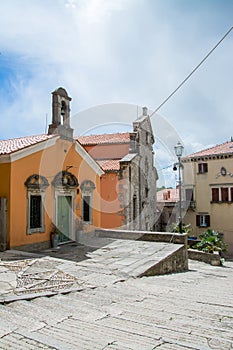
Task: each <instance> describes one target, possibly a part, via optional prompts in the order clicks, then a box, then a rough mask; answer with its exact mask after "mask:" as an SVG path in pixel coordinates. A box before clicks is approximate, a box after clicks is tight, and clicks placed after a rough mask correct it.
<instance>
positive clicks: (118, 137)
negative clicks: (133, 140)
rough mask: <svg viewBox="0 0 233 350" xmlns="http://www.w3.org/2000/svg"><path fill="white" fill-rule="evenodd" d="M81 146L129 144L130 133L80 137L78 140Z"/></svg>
mask: <svg viewBox="0 0 233 350" xmlns="http://www.w3.org/2000/svg"><path fill="white" fill-rule="evenodd" d="M76 139H77V140H78V141H79V142H80V143H81V145H83V146H86V145H99V144H111V143H129V142H130V134H129V132H123V133H116V134H102V135H88V136H78V137H77V138H76Z"/></svg>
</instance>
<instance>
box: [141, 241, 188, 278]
mask: <svg viewBox="0 0 233 350" xmlns="http://www.w3.org/2000/svg"><path fill="white" fill-rule="evenodd" d="M185 271H188V258H187V249H186V248H185V246H184V245H183V246H182V247H180V248H179V249H177V250H176V251H175V252H173V253H172V254H171V255H170V256H168V257H166V258H165V259H163V260H162V261H160V262H159V263H158V264H156V265H155V266H153V267H152V268H150V269H149V270H147V271H145V273H143V274H142V275H141V276H139V277H143V276H155V275H164V274H168V273H177V272H185Z"/></svg>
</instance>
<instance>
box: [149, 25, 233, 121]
mask: <svg viewBox="0 0 233 350" xmlns="http://www.w3.org/2000/svg"><path fill="white" fill-rule="evenodd" d="M232 29H233V27H231V28H230V29H229V30H228V31H227V32H226V34H225V35H224V36H223V37H222V38H221V40H219V42H218V43H217V44H216V45H215V46H214V47H213V48H212V49H211V50H210V51H209V52H208V54H207V55H206V56H205V57H204V58H203V59H202V60H201V62H200V63H199V64H198V65H197V66H196V67H195V68H194V69H193V70H192V72H191V73H190V74H189V75H188V76H187V77H186V78H185V79H184V80H183V81H182V82H181V83H180V84H179V85H178V86H177V88H176V89H175V90H174V91H173V92H172V93H171V94H170V95H169V96H168V97H167V98H166V99H165V100H164V101H163V102H162V103H161V104H160V105H159V106H158V107H157V108H156V109H155V110H154V111H153V112H152V113H151V115H150V118H151V117H152V116H153V115H154V114H155V113H156V112H158V110H159V109H160V108H161V107H162V106H163V105H164V104H165V103H166V102H167V101H168V100H170V98H171V97H172V96H173V95H174V94H175V93H176V92H177V91H178V90H179V89H180V88H181V86H182V85H184V83H185V82H186V81H187V80H188V79H189V78H190V77H191V76H192V75H193V73H195V72H196V70H197V69H198V68H199V67H200V66H201V65H202V63H204V62H205V60H206V59H207V58H208V57H209V56H210V55H211V54H212V52H213V51H214V50H215V49H216V48H217V47H218V46H219V45H220V43H221V42H222V41H223V40H224V39H225V38H226V36H227V35H228V34H229V33H230V32H231V31H232Z"/></svg>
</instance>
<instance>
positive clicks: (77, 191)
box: [0, 87, 157, 251]
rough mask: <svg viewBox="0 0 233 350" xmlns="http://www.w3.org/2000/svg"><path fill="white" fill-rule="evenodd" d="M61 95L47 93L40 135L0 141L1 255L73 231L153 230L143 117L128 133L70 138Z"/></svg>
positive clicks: (149, 141) (152, 183)
mask: <svg viewBox="0 0 233 350" xmlns="http://www.w3.org/2000/svg"><path fill="white" fill-rule="evenodd" d="M70 103H71V97H69V95H68V93H67V91H66V90H65V89H64V88H62V87H60V88H58V89H57V90H55V91H54V92H52V122H51V124H50V125H49V127H48V133H47V134H41V135H33V136H24V137H20V138H14V139H9V140H0V178H1V181H0V250H2V251H3V250H6V249H10V248H20V249H27V250H30V249H38V248H40V249H43V248H48V247H49V246H50V244H51V234H52V233H54V232H56V233H58V240H59V243H63V242H66V241H76V240H77V235H78V231H79V230H82V231H84V232H89V231H93V230H94V229H95V228H96V227H98V228H99V227H101V228H128V229H132V230H133V229H139V230H150V231H151V230H153V229H154V227H155V214H156V180H157V172H156V169H155V167H154V163H153V161H154V155H153V147H152V146H153V143H154V137H153V132H152V128H151V124H150V119H149V117H148V115H147V109H146V108H144V109H143V115H142V116H141V117H140V118H138V119H137V120H136V121H135V122H133V131H132V132H131V133H118V134H104V135H90V136H80V137H78V136H74V135H73V134H74V130H73V129H72V128H71V126H70Z"/></svg>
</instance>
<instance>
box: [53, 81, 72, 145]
mask: <svg viewBox="0 0 233 350" xmlns="http://www.w3.org/2000/svg"><path fill="white" fill-rule="evenodd" d="M71 100H72V99H71V97H69V96H68V94H67V92H66V90H65V89H64V88H62V87H60V88H58V89H57V90H55V91H53V92H52V124H50V125H49V130H48V134H49V135H51V134H58V135H60V136H62V137H64V138H67V139H73V129H72V128H71V127H70V101H71Z"/></svg>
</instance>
